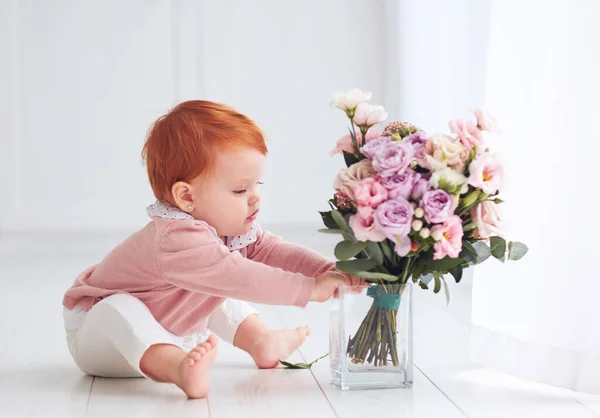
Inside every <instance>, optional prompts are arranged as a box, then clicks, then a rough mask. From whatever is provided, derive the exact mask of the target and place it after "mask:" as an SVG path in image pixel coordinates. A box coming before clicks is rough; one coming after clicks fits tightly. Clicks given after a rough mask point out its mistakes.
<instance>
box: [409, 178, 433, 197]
mask: <svg viewBox="0 0 600 418" xmlns="http://www.w3.org/2000/svg"><path fill="white" fill-rule="evenodd" d="M418 175H419V176H420V177H419V178H418V179H417V180H416V181H415V185H414V186H413V188H412V191H411V192H410V197H411V198H412V199H413V200H417V201H418V200H421V198H422V197H423V195H424V194H425V193H427V192H428V191H430V190H433V186H432V185H431V183H430V182H429V179H430V178H431V174H424V173H420V174H418Z"/></svg>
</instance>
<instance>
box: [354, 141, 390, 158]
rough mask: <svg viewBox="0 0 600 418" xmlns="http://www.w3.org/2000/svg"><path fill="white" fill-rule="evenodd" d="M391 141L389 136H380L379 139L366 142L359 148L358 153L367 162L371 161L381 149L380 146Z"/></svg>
mask: <svg viewBox="0 0 600 418" xmlns="http://www.w3.org/2000/svg"><path fill="white" fill-rule="evenodd" d="M391 140H392V137H391V136H380V137H379V138H376V139H373V140H371V141H369V142H367V143H366V144H365V145H363V146H362V147H361V148H360V152H362V153H363V155H364V156H365V157H367V158H368V159H369V160H372V159H373V158H374V157H375V154H377V150H379V148H381V146H382V145H384V144H387V143H388V142H390V141H391Z"/></svg>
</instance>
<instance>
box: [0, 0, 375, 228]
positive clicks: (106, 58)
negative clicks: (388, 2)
mask: <svg viewBox="0 0 600 418" xmlns="http://www.w3.org/2000/svg"><path fill="white" fill-rule="evenodd" d="M1 4H2V6H1V7H2V13H1V16H2V19H3V22H2V23H3V24H2V32H0V33H1V34H2V36H1V39H0V48H1V49H0V56H2V57H5V58H6V57H8V60H5V62H6V61H8V70H7V68H5V67H4V66H3V68H2V71H3V72H2V73H0V76H1V79H0V83H1V84H0V88H1V90H0V97H1V98H3V99H2V100H3V101H2V108H1V110H2V128H1V129H2V131H0V132H1V134H2V136H1V141H2V142H0V155H1V156H2V157H1V158H2V170H3V173H4V180H5V181H4V182H3V183H2V189H1V193H0V196H1V199H2V200H1V207H2V209H0V210H1V211H2V212H1V213H0V215H1V218H0V227H2V228H3V229H4V230H22V229H40V228H41V229H123V228H133V227H135V226H137V225H139V224H141V223H143V222H145V214H144V207H145V205H147V204H149V203H151V202H152V196H151V192H150V189H149V187H148V186H147V180H146V178H145V173H144V170H143V168H142V167H141V165H140V158H139V153H140V150H141V147H142V144H143V140H144V135H145V133H146V130H147V128H148V126H149V124H150V123H151V121H152V120H153V119H154V118H155V117H157V116H158V115H159V114H160V113H161V112H164V111H166V110H167V109H168V108H169V107H171V106H172V105H173V104H174V103H175V102H176V101H178V100H179V99H189V98H203V99H209V100H215V101H222V102H226V103H228V104H231V105H233V106H234V107H236V108H238V109H239V110H240V111H242V112H245V113H247V114H248V115H249V116H250V117H252V118H254V119H255V120H256V121H257V122H258V123H259V124H260V125H261V126H262V127H263V128H264V130H265V131H266V133H267V135H268V137H269V143H270V149H271V155H270V158H269V166H268V173H267V175H266V178H265V183H266V185H265V187H264V201H265V202H264V203H265V204H264V211H263V214H262V216H263V219H266V220H268V222H284V221H298V222H318V221H319V218H318V216H319V215H318V213H317V210H319V209H323V208H325V207H326V200H327V198H329V194H330V185H331V182H332V181H333V178H334V175H335V173H336V171H337V168H339V166H341V161H338V163H339V164H338V165H337V166H336V162H335V160H331V159H329V157H328V155H327V151H328V150H329V149H330V148H332V147H333V144H334V141H335V139H336V138H337V137H338V136H340V135H342V134H344V132H345V126H344V124H343V118H342V117H341V114H340V113H338V112H336V111H335V110H333V109H330V108H329V107H328V102H329V98H330V94H331V93H332V92H334V91H336V90H342V89H347V88H350V87H354V86H359V87H363V88H366V89H372V90H373V91H374V92H375V99H377V98H378V94H379V92H381V91H382V90H383V85H382V82H381V76H380V74H381V72H382V68H383V63H382V54H381V50H380V48H379V47H378V40H379V39H380V38H381V35H380V24H379V20H380V8H378V7H372V6H369V5H368V4H367V3H366V2H360V1H357V2H355V4H353V5H352V7H349V5H348V2H346V1H342V0H339V1H329V2H326V4H321V2H319V1H308V2H302V3H289V2H286V3H285V5H283V3H282V2H278V1H260V2H253V3H252V5H249V4H248V3H247V2H242V1H228V2H204V3H202V2H194V1H185V2H175V1H173V2H168V1H157V0H155V1H145V0H138V1H129V2H121V1H117V0H111V1H103V2H93V3H91V2H85V4H83V3H81V2H77V1H66V0H63V1H53V2H43V1H36V2H18V1H17V0H3V1H2V3H1ZM357 27H360V28H361V31H360V32H359V31H356V30H355V28H357ZM8 159H10V162H8V161H7V160H8ZM309 164H312V165H315V166H316V168H314V169H309V168H308V166H309ZM7 175H8V176H10V180H9V181H8V182H6V176H7ZM287 176H289V177H287Z"/></svg>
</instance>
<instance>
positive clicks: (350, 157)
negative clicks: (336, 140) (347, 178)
mask: <svg viewBox="0 0 600 418" xmlns="http://www.w3.org/2000/svg"><path fill="white" fill-rule="evenodd" d="M358 161H359V160H358V158H356V156H355V155H354V154H350V153H349V152H346V151H344V162H345V163H346V167H350V166H351V165H352V164H356V163H357V162H358Z"/></svg>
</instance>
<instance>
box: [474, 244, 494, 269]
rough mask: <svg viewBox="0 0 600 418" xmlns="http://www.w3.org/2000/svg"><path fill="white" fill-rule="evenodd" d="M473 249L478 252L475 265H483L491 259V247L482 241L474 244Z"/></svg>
mask: <svg viewBox="0 0 600 418" xmlns="http://www.w3.org/2000/svg"><path fill="white" fill-rule="evenodd" d="M473 248H475V251H477V260H476V262H475V264H480V263H483V262H484V261H485V260H487V259H488V258H489V257H490V255H492V253H491V251H490V247H488V246H487V245H486V244H485V243H483V242H481V241H477V242H474V243H473Z"/></svg>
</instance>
